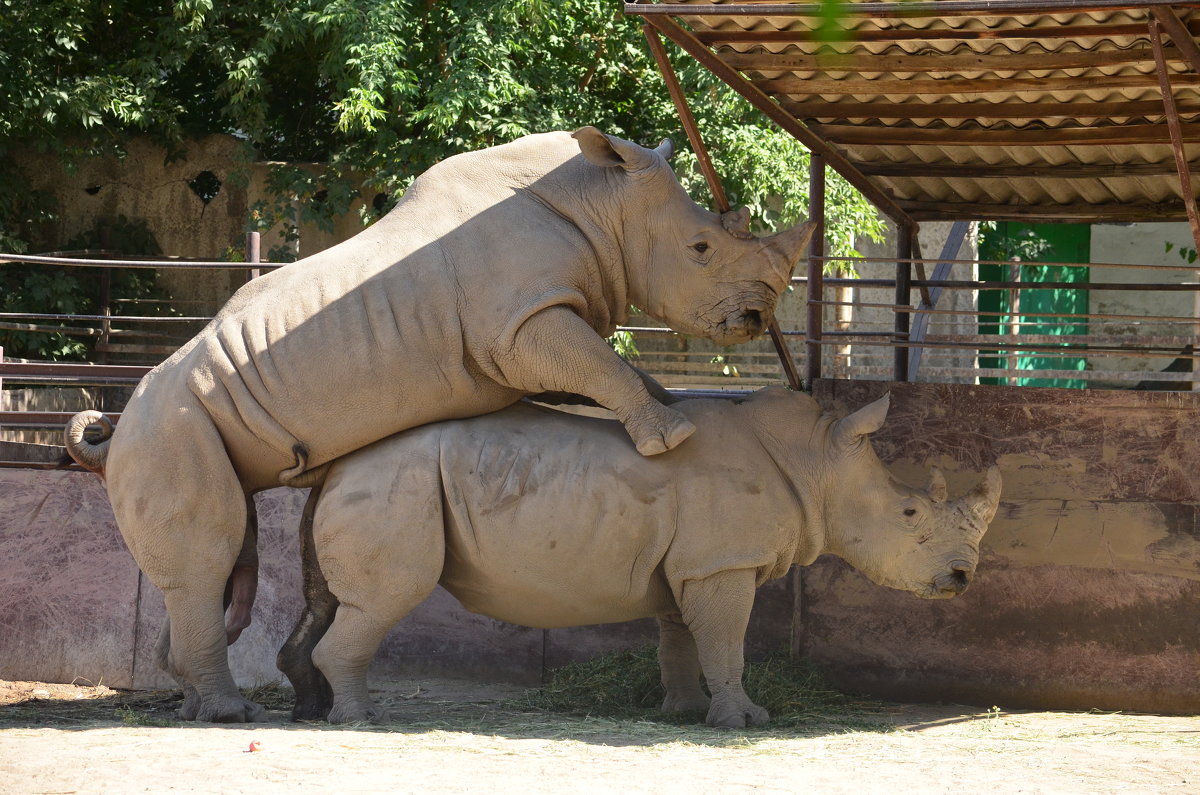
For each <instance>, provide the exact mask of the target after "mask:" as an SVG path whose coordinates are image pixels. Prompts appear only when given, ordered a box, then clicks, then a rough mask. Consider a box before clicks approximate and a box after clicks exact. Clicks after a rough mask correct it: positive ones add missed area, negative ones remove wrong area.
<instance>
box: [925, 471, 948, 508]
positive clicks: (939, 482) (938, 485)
mask: <svg viewBox="0 0 1200 795" xmlns="http://www.w3.org/2000/svg"><path fill="white" fill-rule="evenodd" d="M925 492H926V493H927V494H928V495H929V499H931V500H933V501H934V502H945V501H946V497H947V496H948V494H949V492H948V490H947V488H946V476H945V475H943V474H942V470H940V469H938V468H937V467H930V469H929V485H928V486H926V487H925Z"/></svg>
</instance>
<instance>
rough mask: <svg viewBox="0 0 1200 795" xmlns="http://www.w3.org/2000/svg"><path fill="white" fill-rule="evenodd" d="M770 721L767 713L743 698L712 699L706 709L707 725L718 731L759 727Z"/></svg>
mask: <svg viewBox="0 0 1200 795" xmlns="http://www.w3.org/2000/svg"><path fill="white" fill-rule="evenodd" d="M770 719H771V716H770V715H769V714H767V711H766V710H765V709H763V708H762V707H760V706H758V705H757V704H755V703H754V702H753V701H751V700H750V699H748V698H746V697H745V696H741V697H740V698H724V699H720V698H714V699H713V702H712V706H711V707H709V708H708V719H707V723H708V725H709V726H714V727H716V728H718V729H741V728H744V727H746V726H760V725H762V724H764V723H766V722H767V721H769V720H770Z"/></svg>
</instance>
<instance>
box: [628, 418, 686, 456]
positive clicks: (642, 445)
mask: <svg viewBox="0 0 1200 795" xmlns="http://www.w3.org/2000/svg"><path fill="white" fill-rule="evenodd" d="M664 408H665V407H664ZM662 419H663V420H665V422H664V423H662V424H660V425H658V426H657V427H655V428H654V429H653V430H652V431H651V432H649V433H647V434H645V435H643V436H640V437H637V438H635V442H636V444H637V451H638V452H639V453H641V454H642V455H646V456H650V455H658V454H659V453H665V452H667V451H668V450H674V449H675V448H676V447H678V446H679V445H681V444H682V443H683V440H684V439H687V438H688V437H689V436H691V435H692V434H693V433H695V432H696V426H695V425H693V424H692V421H691V420H689V419H688V418H687V417H684V416H683V415H682V414H680V413H679V412H677V411H675V410H673V409H666V412H664V416H663V417H662Z"/></svg>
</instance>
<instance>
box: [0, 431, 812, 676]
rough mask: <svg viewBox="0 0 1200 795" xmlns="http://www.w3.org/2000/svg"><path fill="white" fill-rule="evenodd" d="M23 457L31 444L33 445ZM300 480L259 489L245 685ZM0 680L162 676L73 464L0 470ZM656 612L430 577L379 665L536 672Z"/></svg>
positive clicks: (644, 627)
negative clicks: (599, 607) (536, 611)
mask: <svg viewBox="0 0 1200 795" xmlns="http://www.w3.org/2000/svg"><path fill="white" fill-rule="evenodd" d="M29 457H30V458H31V459H32V458H35V457H36V456H32V455H31V456H29ZM306 495H307V491H296V490H291V489H274V490H272V491H269V492H265V493H263V494H260V495H258V496H257V498H256V503H257V507H258V517H259V553H260V558H261V572H260V575H261V576H260V582H259V588H258V597H257V601H256V603H255V609H254V615H253V623H252V625H251V627H250V628H249V629H248V630H246V631H245V632H244V633H243V635H242V637H241V639H239V640H238V642H237V643H236V644H235V645H234V646H232V647H231V649H230V663H231V666H232V668H233V672H234V676H235V678H236V679H237V681H238V682H239V684H242V685H254V684H257V683H261V682H267V681H274V680H276V679H277V678H278V677H279V674H278V672H277V671H276V670H275V653H276V651H277V650H278V649H279V647H280V645H282V643H283V641H284V640H285V639H286V638H287V636H288V634H289V633H290V632H291V628H292V625H293V624H294V623H295V620H296V618H297V617H298V616H299V614H300V609H301V607H302V605H303V601H302V597H301V592H300V571H299V545H298V541H297V537H296V528H297V527H298V525H299V519H300V512H301V510H302V508H303V505H304V500H305V498H306ZM0 550H3V555H0V679H9V680H13V679H16V680H37V681H49V682H72V681H75V680H76V679H80V680H86V681H90V682H103V683H104V684H106V685H110V686H112V687H133V688H160V687H171V686H173V683H172V682H171V680H170V679H169V678H168V677H166V676H165V675H163V674H162V673H161V672H160V671H159V670H158V669H157V668H156V667H155V664H154V655H153V651H154V645H155V642H156V640H157V639H158V633H159V629H160V628H161V626H162V623H163V620H164V618H165V616H166V613H165V610H164V608H163V600H162V594H161V593H160V592H159V591H158V590H157V589H156V588H155V587H154V586H153V585H151V584H150V583H149V582H148V581H147V580H146V578H145V577H144V576H142V575H141V574H140V572H138V570H137V566H136V565H135V564H134V562H133V558H132V557H131V556H130V555H129V552H128V550H127V549H126V548H125V545H124V543H123V542H122V540H121V537H120V533H119V532H118V530H117V527H116V522H115V521H114V519H113V515H112V509H111V507H110V506H109V504H108V497H107V495H106V494H105V492H104V487H103V485H102V484H101V482H100V480H99V479H98V478H96V477H95V476H93V475H91V474H86V473H79V472H58V471H35V470H23V469H0ZM792 585H793V579H792V578H790V577H789V578H784V579H782V580H778V581H776V582H774V583H772V584H770V585H769V586H767V587H765V588H764V589H763V591H762V592H761V594H760V599H759V604H758V605H757V606H756V608H755V616H754V619H753V625H752V630H751V633H750V638H749V646H750V649H751V651H752V652H754V653H761V652H763V651H767V650H771V649H779V648H786V647H787V646H788V644H789V643H790V635H791V623H790V615H791V607H792V602H793V597H792ZM656 638H657V628H656V626H655V625H654V622H653V621H652V620H647V621H637V622H631V623H627V624H619V625H609V626H602V627H580V628H575V629H564V630H549V631H543V630H536V629H529V628H526V627H517V626H513V625H511V624H506V623H503V622H500V621H493V620H492V619H489V618H485V617H483V616H478V615H474V614H472V613H468V612H467V611H466V610H464V609H463V608H462V607H461V606H460V605H459V604H458V602H457V601H456V600H455V599H454V598H453V597H451V596H450V595H449V594H448V593H447V592H445V591H443V590H442V589H440V588H439V589H438V590H437V591H435V592H434V594H433V595H432V596H430V597H429V599H428V600H426V602H425V603H424V604H422V605H421V606H420V607H419V608H417V610H415V611H414V612H413V613H412V614H410V615H409V617H408V618H406V619H405V620H404V621H403V622H401V623H400V624H399V625H398V626H397V627H396V628H395V629H394V630H393V631H392V633H391V634H390V635H389V636H388V638H387V639H386V640H385V641H384V644H383V648H382V650H381V652H380V654H379V655H378V657H377V660H376V665H375V669H376V675H377V676H389V675H394V676H416V675H431V674H438V675H443V676H445V675H450V676H461V677H479V678H482V679H494V680H501V681H510V682H519V683H526V684H534V683H537V682H540V681H541V678H542V674H543V671H544V670H545V669H546V668H547V667H554V666H557V665H562V664H563V663H565V662H568V661H570V660H577V659H586V658H589V657H592V656H595V655H596V654H599V653H601V652H604V651H607V650H610V649H613V648H628V647H631V646H638V645H643V644H646V643H651V642H654V640H655V639H656Z"/></svg>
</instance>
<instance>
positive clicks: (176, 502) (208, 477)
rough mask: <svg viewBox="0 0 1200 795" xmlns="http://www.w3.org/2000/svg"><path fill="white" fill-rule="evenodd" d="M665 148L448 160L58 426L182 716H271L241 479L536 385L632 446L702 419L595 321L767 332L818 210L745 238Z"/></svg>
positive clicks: (587, 138)
mask: <svg viewBox="0 0 1200 795" xmlns="http://www.w3.org/2000/svg"><path fill="white" fill-rule="evenodd" d="M669 154H670V145H669V142H664V143H663V144H661V145H660V146H659V147H658V148H656V149H650V148H646V147H642V146H639V145H637V144H634V143H630V142H628V141H624V140H621V139H619V138H615V137H611V136H607V135H604V134H602V133H601V132H600V131H598V130H596V129H595V128H591V127H585V128H582V129H580V130H577V131H576V132H574V133H573V134H572V133H566V132H556V133H546V134H539V135H531V136H527V137H525V138H521V139H518V140H516V141H514V142H512V143H509V144H505V145H503V146H498V147H495V148H491V149H486V150H482V151H479V152H472V153H467V154H463V155H458V156H455V157H451V158H448V159H446V160H445V161H443V162H441V163H440V164H438V165H436V166H434V167H433V168H431V169H430V170H429V171H427V172H426V173H424V174H423V175H421V176H420V177H418V178H417V179H416V181H415V182H414V183H413V184H412V186H411V188H410V189H409V190H408V191H407V192H406V193H405V195H404V197H403V199H402V200H401V201H400V203H399V204H398V205H397V206H396V208H395V209H393V210H392V211H391V212H390V213H388V214H387V215H386V216H385V217H383V218H382V219H380V220H379V221H378V222H377V223H375V224H374V225H373V226H371V227H370V228H368V229H366V230H364V231H363V232H361V233H360V234H358V235H356V236H355V237H353V238H351V239H350V240H348V241H346V242H344V243H341V244H339V245H337V246H334V247H332V248H330V249H327V250H325V251H322V252H320V253H318V254H314V255H313V256H310V257H308V258H306V259H303V260H300V261H299V262H296V263H293V264H291V265H287V266H286V267H283V268H280V269H278V270H275V271H274V272H272V273H269V274H267V275H266V276H263V277H262V278H260V279H255V280H254V281H253V282H250V283H249V284H247V285H246V286H244V287H242V288H241V289H240V290H238V291H237V293H235V294H234V296H233V297H232V298H231V299H230V300H229V302H228V303H227V304H226V306H225V307H224V308H223V309H222V310H221V311H220V312H219V313H218V314H217V315H216V317H215V318H214V319H213V320H212V321H211V323H209V324H208V326H207V327H206V328H205V329H204V330H203V331H201V332H200V333H199V334H198V335H197V336H196V337H195V338H194V339H192V340H191V341H190V342H188V343H187V344H185V345H184V346H183V347H182V348H180V349H179V351H178V352H177V353H175V354H174V355H173V356H171V357H170V358H169V359H167V360H166V361H165V362H163V363H162V364H161V365H159V366H158V367H156V368H155V369H154V370H153V371H151V372H150V373H149V374H147V375H146V376H145V378H144V379H142V382H141V384H140V385H139V386H138V388H137V390H136V391H135V393H134V395H133V397H132V399H131V400H130V401H129V404H128V406H127V407H126V409H125V412H124V414H123V416H122V418H121V421H120V424H119V426H118V427H117V429H116V431H115V432H114V433H111V436H109V435H108V433H109V432H111V425H108V426H107V428H108V429H109V431H108V432H105V433H102V434H101V436H100V438H96V437H95V435H94V432H93V434H92V435H90V436H89V434H88V432H87V430H86V429H87V428H88V427H89V426H92V427H93V428H94V427H95V426H96V424H97V422H100V423H101V424H103V421H102V420H101V418H100V415H99V414H98V413H96V412H87V413H82V414H80V415H78V416H77V417H76V418H75V419H74V420H73V421H72V422H71V423H70V424H69V426H68V429H67V434H66V437H67V439H66V444H67V447H68V450H69V452H70V453H71V455H72V457H74V458H75V459H76V460H77V461H78V462H79V463H80V464H82V465H84V466H85V467H88V468H89V469H92V470H93V471H96V472H99V473H101V475H102V476H103V477H104V478H105V480H106V483H107V489H108V495H109V498H110V501H111V502H112V507H113V511H114V513H115V515H116V518H117V523H118V526H119V527H120V529H121V533H122V535H123V536H124V539H125V542H126V544H127V545H128V546H129V549H130V551H131V552H132V553H133V556H134V558H135V559H136V561H137V563H138V564H139V566H140V567H141V568H142V570H143V571H144V572H145V573H146V575H147V576H148V577H149V579H150V581H151V582H152V583H153V584H154V585H156V586H157V587H158V588H160V589H161V590H162V591H163V593H164V596H165V599H166V606H167V613H168V617H169V623H170V638H169V655H168V654H167V644H166V641H165V639H164V641H163V642H161V643H160V649H159V651H160V661H161V662H163V663H164V664H165V665H166V667H168V668H169V670H170V671H171V672H172V673H173V674H174V675H175V676H176V678H177V679H179V680H181V681H182V683H183V684H184V689H185V693H186V698H185V702H184V707H183V709H182V710H181V713H180V715H181V717H183V718H185V719H189V718H195V719H199V720H213V721H243V720H256V719H260V718H261V717H263V715H264V714H265V713H264V712H263V710H262V709H261V708H260V707H258V706H257V705H255V704H253V703H250V702H248V701H245V700H244V699H242V698H241V696H240V695H239V694H238V691H237V688H236V687H235V686H234V682H233V678H232V677H231V675H230V672H229V666H228V660H227V655H226V645H227V644H228V643H230V642H232V640H233V639H235V638H236V636H237V633H238V632H240V629H241V628H242V627H244V626H245V625H246V624H248V623H249V603H250V602H251V601H252V599H253V584H254V582H255V576H256V575H255V572H256V566H257V553H256V550H255V540H254V535H255V533H254V532H253V531H254V516H253V503H252V502H251V501H249V499H248V495H250V494H252V493H254V492H256V491H259V490H262V489H266V488H270V487H274V486H279V485H293V486H302V485H306V484H308V483H311V482H314V481H317V480H319V479H320V476H321V474H322V473H323V471H324V469H325V466H326V464H327V463H328V462H330V461H332V460H334V459H336V458H338V457H339V456H342V455H345V454H346V453H349V452H351V451H353V450H356V449H358V448H360V447H362V446H364V445H366V444H369V443H371V442H374V441H376V440H378V439H381V438H384V437H386V436H388V435H390V434H392V433H395V432H397V431H400V430H403V429H405V428H411V427H414V426H417V425H421V424H423V423H427V422H432V421H436V420H444V419H447V418H456V417H467V416H472V415H477V414H482V413H485V412H489V411H493V410H496V409H499V408H502V407H504V406H506V405H509V404H511V403H513V402H515V401H517V400H518V399H520V398H521V397H522V396H524V395H526V394H529V393H539V392H566V393H574V394H579V395H583V396H586V397H589V398H591V399H593V400H594V401H595V402H597V403H599V404H600V405H603V406H606V407H608V408H610V409H611V410H612V411H613V412H615V414H616V416H617V417H618V418H619V419H620V421H621V422H622V423H623V424H624V427H625V429H626V431H628V434H629V436H630V437H632V439H633V442H634V444H635V445H636V448H637V451H638V452H640V453H642V454H644V455H652V454H656V453H661V452H664V451H666V450H668V449H670V448H672V447H674V446H676V445H678V444H680V443H681V442H682V441H683V440H684V439H686V438H687V437H688V436H689V435H690V434H691V433H692V432H693V430H694V427H693V426H692V424H691V423H690V422H689V421H688V419H687V418H686V417H685V416H683V415H682V414H680V413H678V412H676V411H675V410H674V409H672V408H669V407H667V406H665V405H663V404H662V403H660V402H659V401H656V400H655V399H654V398H653V397H651V395H650V394H649V393H648V391H647V387H646V385H645V384H644V382H643V380H642V379H641V378H640V377H639V375H638V373H636V372H635V371H634V370H633V369H632V368H631V367H629V366H627V365H626V364H625V363H624V362H623V360H622V359H621V358H620V357H618V356H617V355H616V354H615V353H614V352H613V351H612V349H611V348H610V347H609V346H608V345H607V344H606V343H605V341H604V337H605V336H607V335H610V334H611V333H612V332H613V330H614V328H615V326H616V325H617V324H619V323H620V322H622V321H623V320H625V318H626V317H627V310H628V308H629V306H630V305H634V306H637V307H639V308H641V309H642V310H644V311H645V312H647V313H648V314H650V315H651V316H653V317H656V318H658V319H660V320H662V321H664V322H666V323H667V324H669V325H670V326H672V327H673V328H676V329H678V330H680V331H682V332H685V333H688V334H693V335H699V336H702V337H707V338H710V339H713V340H715V341H717V342H719V343H721V344H734V343H739V342H743V341H745V340H748V339H750V338H752V337H754V336H756V335H758V334H760V333H761V332H762V331H763V329H764V327H765V324H766V323H767V322H768V321H769V319H770V317H771V314H772V311H773V308H774V306H775V302H776V299H777V298H778V297H779V295H780V293H782V292H783V291H784V289H785V288H786V287H787V284H788V279H789V276H790V274H791V272H792V269H793V268H794V266H795V263H796V261H797V260H798V259H799V257H800V256H801V253H802V251H803V248H804V244H805V243H806V242H807V240H808V237H809V236H810V235H811V233H812V225H811V224H807V223H806V224H802V225H799V226H797V227H794V228H792V229H788V230H786V231H783V232H780V233H778V234H776V235H773V236H770V237H764V238H756V237H754V236H753V235H752V234H750V233H749V231H748V229H749V219H748V214H747V213H746V212H745V211H744V210H743V211H731V212H729V213H725V214H723V215H715V214H713V213H710V212H708V211H706V210H704V209H703V208H701V207H699V206H698V205H696V204H695V203H694V202H692V201H691V199H689V198H688V196H687V194H686V193H685V192H684V190H683V188H682V187H681V186H680V184H679V182H678V181H677V180H676V178H675V175H674V174H673V173H672V172H671V169H670V167H669V166H668V164H667V160H666V156H667V155H669ZM106 437H107V438H106ZM631 449H632V446H631ZM231 575H232V576H231ZM227 581H228V582H229V583H230V587H231V591H232V594H233V597H232V600H233V605H232V607H231V608H230V617H229V624H228V626H227V627H225V626H223V612H224V610H223V606H222V596H223V593H224V592H225V589H226V584H227Z"/></svg>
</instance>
